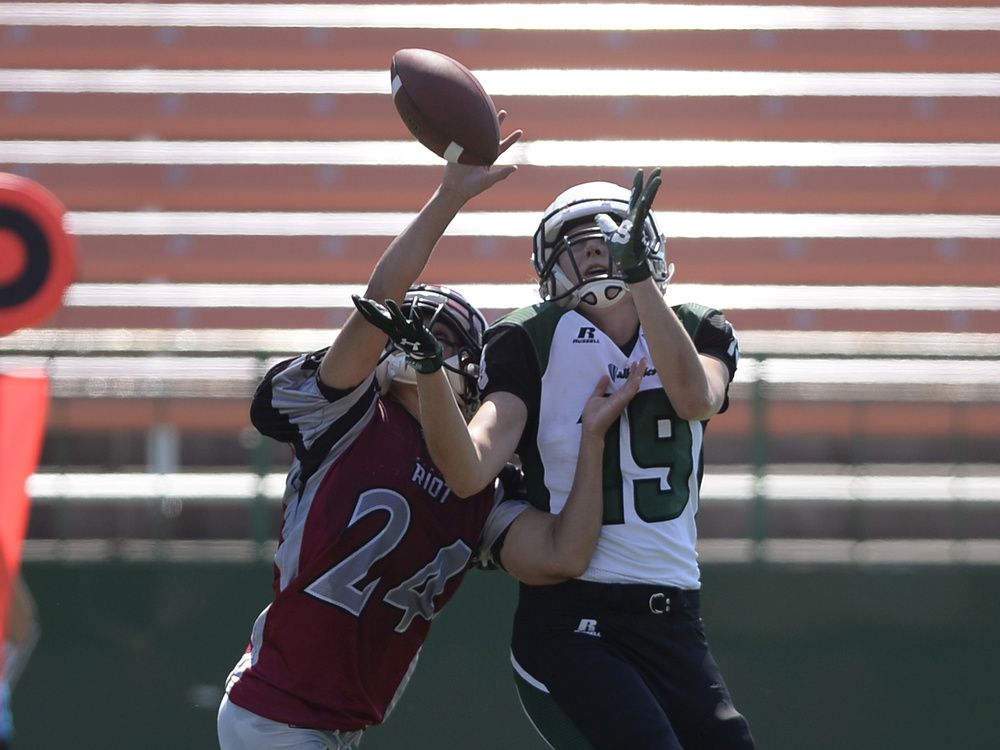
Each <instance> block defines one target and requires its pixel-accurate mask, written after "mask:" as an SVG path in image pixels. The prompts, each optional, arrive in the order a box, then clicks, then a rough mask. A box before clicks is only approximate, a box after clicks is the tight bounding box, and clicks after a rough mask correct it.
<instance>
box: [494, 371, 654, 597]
mask: <svg viewBox="0 0 1000 750" xmlns="http://www.w3.org/2000/svg"><path fill="white" fill-rule="evenodd" d="M645 371H646V360H645V359H642V360H640V361H639V362H637V363H636V362H633V363H632V366H631V368H630V369H629V376H628V380H626V381H625V383H624V385H622V387H621V388H620V389H619V390H617V391H615V392H614V393H612V394H610V395H606V394H605V389H606V388H607V387H608V385H609V384H610V379H609V378H608V376H607V375H605V376H604V377H602V378H601V381H600V382H599V383H598V384H597V387H596V388H595V389H594V393H593V395H592V396H591V397H590V400H589V401H587V404H586V406H585V407H584V409H583V415H582V418H581V421H582V425H583V429H582V432H581V434H580V451H579V455H578V457H577V462H576V473H575V475H574V476H573V487H572V489H571V490H570V493H569V497H567V499H566V504H565V505H564V506H563V509H562V510H561V511H560V512H559V513H558V514H555V515H553V514H551V513H545V512H544V511H540V510H537V509H534V508H532V509H530V510H527V511H525V512H524V513H522V514H521V515H520V516H518V517H517V518H516V519H515V520H514V522H513V523H512V524H511V526H510V529H509V530H508V532H507V537H506V539H505V540H504V543H503V547H502V548H501V550H500V561H501V562H502V563H503V566H504V568H505V569H506V570H507V571H508V572H509V573H510V574H511V575H513V576H515V577H517V578H518V579H520V580H521V581H523V582H524V583H527V584H530V585H542V584H548V583H558V582H560V581H564V580H566V579H567V578H576V577H577V576H580V575H582V574H583V573H584V571H585V570H586V569H587V566H588V565H590V558H591V556H592V555H593V554H594V546H595V545H596V544H597V537H598V536H599V534H600V532H601V520H602V516H603V513H604V502H603V500H604V497H603V481H602V480H603V476H602V471H601V469H602V464H603V460H604V436H605V434H606V433H607V431H608V428H609V427H610V426H611V424H612V423H614V422H615V421H617V419H618V416H619V415H620V414H621V412H622V410H623V409H624V408H625V407H626V406H627V405H628V403H629V401H631V400H632V397H633V396H634V395H635V394H636V393H637V392H638V390H639V384H640V383H641V382H642V377H643V373H645Z"/></svg>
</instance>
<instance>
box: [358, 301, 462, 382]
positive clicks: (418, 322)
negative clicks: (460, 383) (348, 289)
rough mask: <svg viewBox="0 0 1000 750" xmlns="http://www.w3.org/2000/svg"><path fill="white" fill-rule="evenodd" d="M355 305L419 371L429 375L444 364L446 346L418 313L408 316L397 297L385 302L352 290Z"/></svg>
mask: <svg viewBox="0 0 1000 750" xmlns="http://www.w3.org/2000/svg"><path fill="white" fill-rule="evenodd" d="M351 299H352V300H354V306H355V307H357V308H358V311H359V312H360V313H361V314H362V315H363V316H364V317H365V320H367V321H368V322H369V323H371V324H372V325H373V326H375V327H376V328H379V329H381V330H382V331H384V332H385V334H386V335H387V336H388V337H389V339H390V340H391V341H392V343H394V344H395V345H396V346H398V347H399V348H400V350H402V352H403V354H405V355H406V361H407V362H408V363H409V364H410V366H411V367H413V369H414V370H416V371H417V372H420V373H423V374H425V375H429V374H430V373H432V372H437V371H438V370H440V369H441V365H442V364H444V350H443V349H442V347H441V342H440V341H438V340H437V339H436V338H435V337H434V334H433V333H431V332H430V329H429V328H427V326H425V325H424V321H423V320H422V319H421V318H420V315H419V314H418V315H417V316H416V317H415V318H407V317H406V316H405V315H403V311H402V310H400V309H399V305H397V304H396V303H395V302H394V301H393V300H391V299H387V300H386V301H385V306H382V305H380V304H379V303H378V302H375V301H374V300H370V299H365V298H364V297H359V296H358V295H357V294H352V295H351Z"/></svg>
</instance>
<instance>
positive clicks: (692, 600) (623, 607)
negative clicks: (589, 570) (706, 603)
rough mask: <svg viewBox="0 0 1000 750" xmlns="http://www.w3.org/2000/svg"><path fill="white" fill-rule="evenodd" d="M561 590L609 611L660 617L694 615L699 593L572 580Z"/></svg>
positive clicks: (693, 590)
mask: <svg viewBox="0 0 1000 750" xmlns="http://www.w3.org/2000/svg"><path fill="white" fill-rule="evenodd" d="M557 586H562V587H565V590H566V592H567V594H572V596H573V597H574V598H577V597H579V598H587V599H591V600H593V601H595V602H598V603H600V604H602V605H604V606H606V607H608V608H610V609H615V610H618V611H620V612H631V613H634V614H654V615H664V614H668V613H670V612H697V611H698V609H699V607H700V606H701V592H700V591H698V590H697V589H681V588H677V587H676V586H660V585H658V584H649V583H598V582H596V581H581V580H578V579H572V580H569V581H566V582H565V583H563V584H557Z"/></svg>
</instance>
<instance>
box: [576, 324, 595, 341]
mask: <svg viewBox="0 0 1000 750" xmlns="http://www.w3.org/2000/svg"><path fill="white" fill-rule="evenodd" d="M573 343H574V344H596V343H598V339H597V329H596V328H593V327H591V326H581V327H580V330H579V332H578V333H577V334H576V338H575V339H573Z"/></svg>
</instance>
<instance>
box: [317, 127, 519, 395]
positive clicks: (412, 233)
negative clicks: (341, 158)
mask: <svg viewBox="0 0 1000 750" xmlns="http://www.w3.org/2000/svg"><path fill="white" fill-rule="evenodd" d="M500 114H501V122H503V117H504V116H505V115H506V113H505V112H501V113H500ZM521 135H522V133H521V131H520V130H515V131H514V132H513V133H511V134H510V135H509V136H507V137H506V138H504V140H503V141H501V143H500V153H503V152H505V151H506V150H507V149H508V148H510V147H511V146H512V145H514V143H516V142H517V141H518V140H519V139H520V137H521ZM516 169H517V167H515V166H512V165H508V166H501V167H498V166H491V167H483V166H470V165H466V164H455V163H450V162H449V163H448V164H447V165H446V166H445V168H444V175H443V177H442V179H441V184H440V185H439V186H438V188H437V190H435V191H434V194H433V195H432V196H431V198H430V200H428V202H427V203H426V204H425V205H424V207H423V208H421V209H420V212H419V213H418V214H417V215H416V217H414V219H413V221H411V222H410V223H409V225H407V227H406V228H405V229H404V230H403V231H402V232H401V233H400V234H399V235H398V236H397V237H396V238H395V239H394V240H393V241H392V243H390V245H389V247H388V248H387V249H386V251H385V253H383V255H382V257H381V258H380V259H379V261H378V263H377V264H376V265H375V269H374V270H373V271H372V275H371V278H370V279H369V280H368V287H367V289H366V290H365V296H366V297H368V298H369V299H375V300H386V299H392V300H395V301H396V302H402V300H403V295H404V294H405V293H406V290H407V289H409V288H410V286H412V285H413V283H414V282H415V281H416V280H417V277H418V276H419V275H420V273H421V272H422V271H423V270H424V267H425V266H426V265H427V261H428V260H429V259H430V255H431V252H432V251H433V250H434V246H435V245H436V244H437V241H438V240H439V239H440V238H441V236H442V235H443V234H444V231H445V229H447V228H448V225H449V224H450V223H451V221H452V219H454V218H455V216H457V215H458V212H459V211H460V210H461V209H462V207H463V206H464V205H465V204H466V203H467V202H468V201H469V200H470V199H472V198H473V197H475V196H477V195H479V194H480V193H482V192H485V191H486V190H488V189H489V188H491V187H493V186H494V185H496V184H497V183H498V182H500V181H501V180H504V179H506V178H507V177H509V176H510V175H511V174H513V172H514V171H515V170H516ZM384 345H385V336H384V335H383V334H382V332H381V331H379V330H378V328H376V327H374V326H372V325H369V324H368V323H367V322H366V321H365V319H364V318H363V317H362V316H361V315H360V314H359V313H358V312H357V311H356V310H352V311H351V314H350V315H349V316H348V318H347V321H346V322H345V323H344V327H343V328H342V329H341V331H340V334H339V335H338V336H337V338H336V340H335V341H334V342H333V345H332V346H331V347H330V348H329V350H327V353H326V355H325V356H324V357H323V362H322V364H321V366H320V378H321V379H322V381H323V382H324V383H325V384H326V385H328V386H330V387H331V388H340V389H343V388H352V387H354V386H356V385H357V384H358V383H360V382H361V381H362V380H363V379H364V378H365V377H366V376H367V375H368V373H370V372H371V371H372V370H373V369H374V367H375V364H376V363H377V362H378V357H379V354H381V352H382V348H383V347H384Z"/></svg>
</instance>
